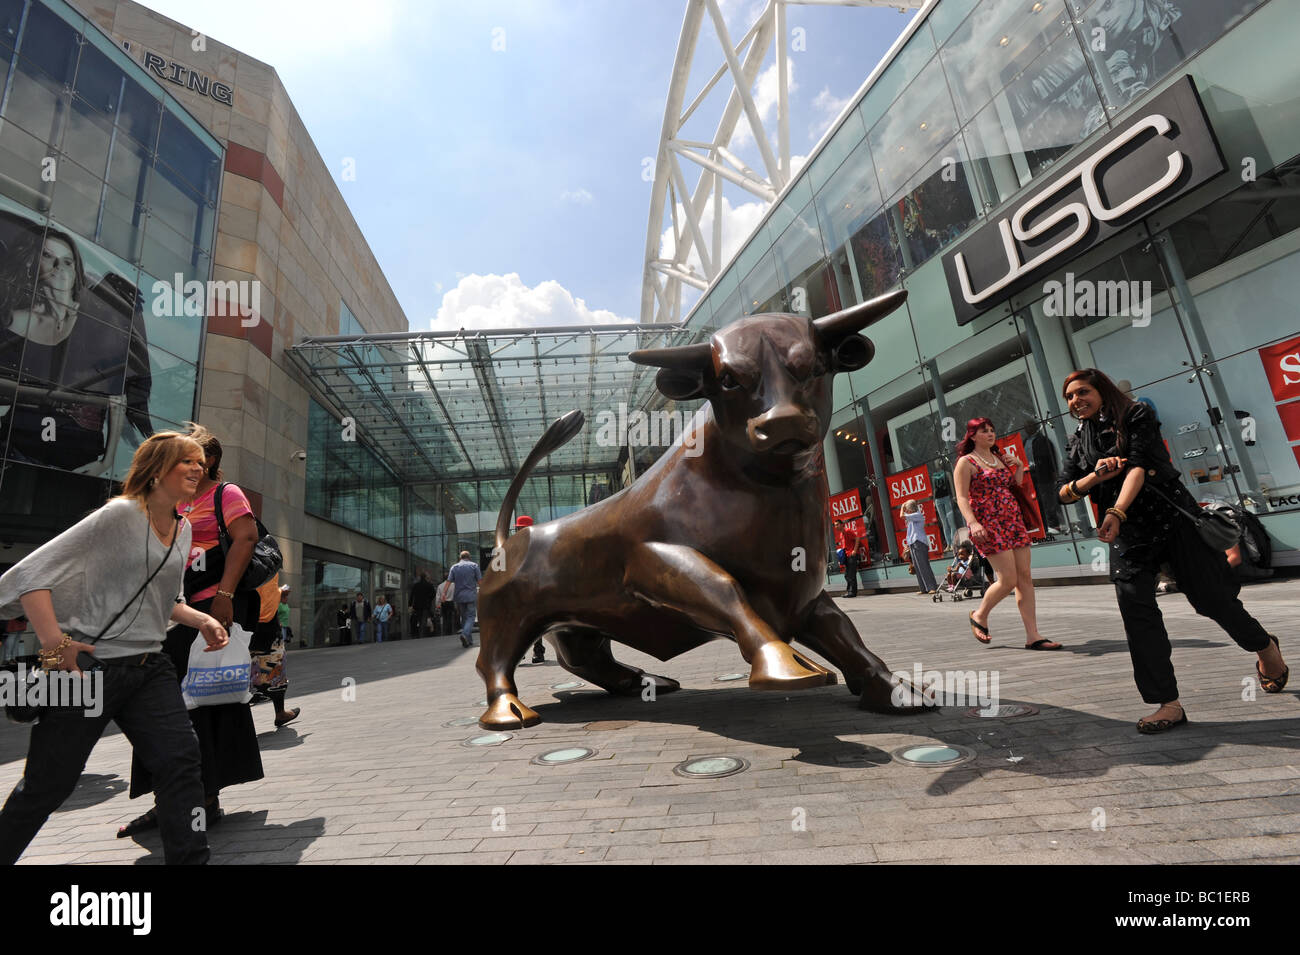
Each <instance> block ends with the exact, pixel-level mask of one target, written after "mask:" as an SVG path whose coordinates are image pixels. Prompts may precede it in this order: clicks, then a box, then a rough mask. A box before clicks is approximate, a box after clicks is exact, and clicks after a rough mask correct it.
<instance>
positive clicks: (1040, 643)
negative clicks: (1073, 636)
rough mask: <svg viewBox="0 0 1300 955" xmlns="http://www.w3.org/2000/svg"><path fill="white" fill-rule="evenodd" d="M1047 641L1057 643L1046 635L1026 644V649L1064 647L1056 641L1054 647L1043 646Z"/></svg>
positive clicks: (1059, 648) (1058, 648)
mask: <svg viewBox="0 0 1300 955" xmlns="http://www.w3.org/2000/svg"><path fill="white" fill-rule="evenodd" d="M971 622H972V623H974V621H971ZM1045 643H1056V641H1055V640H1048V639H1047V638H1046V637H1044V638H1043V639H1041V640H1035V641H1034V642H1033V643H1029V644H1026V645H1025V649H1026V650H1061V649H1064V647H1063V645H1062V644H1059V643H1056V646H1054V647H1045V646H1043V644H1045Z"/></svg>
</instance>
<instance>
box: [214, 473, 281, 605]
mask: <svg viewBox="0 0 1300 955" xmlns="http://www.w3.org/2000/svg"><path fill="white" fill-rule="evenodd" d="M225 490H226V485H225V484H218V485H217V490H216V494H215V495H214V496H213V499H212V504H213V507H214V509H215V510H216V514H217V540H218V542H219V544H220V545H221V558H222V563H223V565H224V563H225V560H226V558H227V557H228V556H229V552H230V545H231V540H230V531H229V530H228V529H227V528H226V518H225V515H224V514H223V513H222V511H221V497H222V495H223V494H224V493H225ZM253 520H254V521H255V522H256V523H257V545H256V546H255V547H254V548H253V556H252V557H250V558H249V559H248V566H247V567H245V568H244V576H242V577H240V578H239V583H238V584H236V585H235V589H236V590H256V589H257V588H258V587H260V586H262V585H263V584H264V583H266V582H267V581H268V580H270V579H271V578H272V577H274V576H275V575H276V574H277V573H279V572H280V568H281V567H282V566H284V555H283V554H281V553H280V543H279V541H277V540H276V539H275V537H274V536H273V535H272V534H271V532H270V531H268V530H267V529H266V525H264V524H263V523H262V522H261V521H260V520H258V518H257V516H256V515H253Z"/></svg>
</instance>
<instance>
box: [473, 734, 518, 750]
mask: <svg viewBox="0 0 1300 955" xmlns="http://www.w3.org/2000/svg"><path fill="white" fill-rule="evenodd" d="M514 738H515V737H514V734H513V733H485V734H484V735H483V736H471V737H470V738H469V739H466V740H461V743H460V745H461V746H469V747H471V748H475V747H479V746H500V745H501V744H502V743H504V742H505V741H506V740H509V739H514Z"/></svg>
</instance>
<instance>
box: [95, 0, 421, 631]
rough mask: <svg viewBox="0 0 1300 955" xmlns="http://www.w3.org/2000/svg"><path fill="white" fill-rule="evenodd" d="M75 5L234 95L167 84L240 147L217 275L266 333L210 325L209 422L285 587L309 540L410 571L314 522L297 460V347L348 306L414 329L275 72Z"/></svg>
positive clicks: (303, 397) (114, 8) (384, 552)
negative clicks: (274, 549)
mask: <svg viewBox="0 0 1300 955" xmlns="http://www.w3.org/2000/svg"><path fill="white" fill-rule="evenodd" d="M73 2H74V3H76V5H77V6H78V7H79V9H80V10H81V12H82V13H84V14H85V15H86V16H87V17H89V18H90V19H92V20H94V21H95V22H96V23H98V24H99V25H100V26H101V27H102V28H103V29H104V30H105V31H106V32H107V33H108V34H110V35H111V36H112V37H113V39H114V40H115V41H116V42H118V43H119V44H121V43H122V41H124V40H125V41H129V43H130V50H129V54H130V56H131V57H132V58H133V59H134V60H135V61H136V62H138V63H139V62H142V61H143V57H144V54H145V52H146V51H149V52H154V53H157V54H158V55H160V56H162V57H165V58H166V59H168V60H171V61H175V62H178V63H181V64H182V65H183V66H185V67H186V68H187V69H192V70H194V71H197V72H198V73H199V74H200V75H201V76H206V77H209V78H211V79H213V80H216V81H219V82H222V83H225V84H227V85H228V86H230V87H231V88H232V89H233V90H234V96H233V99H234V105H233V107H232V106H226V105H223V104H221V103H218V102H216V101H215V100H213V99H212V98H210V97H208V96H204V95H202V94H201V93H199V92H197V91H193V90H190V89H187V88H186V87H184V86H180V85H177V84H175V83H168V82H164V83H163V85H164V86H165V87H166V88H167V90H168V92H169V93H171V94H172V95H173V96H175V97H176V99H177V100H178V101H179V102H180V103H181V104H182V105H184V106H185V107H186V108H187V109H188V110H189V111H190V113H191V114H192V115H193V116H194V118H195V119H196V120H198V122H199V123H200V124H202V125H203V126H204V127H205V128H206V129H207V130H208V131H209V132H210V133H212V134H213V135H214V136H215V137H217V138H218V139H220V140H222V141H223V142H224V143H225V144H226V148H227V154H226V163H225V171H224V172H223V175H222V184H221V205H220V209H219V210H218V216H217V239H216V248H215V250H214V256H213V262H214V266H213V275H212V277H213V279H215V280H219V281H220V280H228V279H236V280H246V281H248V280H253V279H256V280H258V281H260V282H261V286H262V287H261V322H260V323H259V324H258V325H255V326H254V327H252V328H248V329H245V328H243V327H241V325H240V323H239V322H238V321H237V320H231V319H223V318H219V317H212V318H210V319H209V323H208V333H207V336H206V341H205V343H204V356H203V372H202V375H203V380H202V388H201V391H200V397H199V413H198V420H199V421H200V422H202V423H203V424H204V425H206V426H207V427H208V428H210V429H211V430H212V431H214V432H215V433H216V434H217V435H218V437H219V438H220V439H221V441H222V444H223V445H224V447H225V459H224V461H223V465H222V467H223V470H224V471H225V475H226V477H227V479H228V480H232V481H234V482H236V483H237V484H239V485H240V486H241V487H243V488H245V489H247V490H249V491H251V492H253V494H251V495H250V496H251V497H253V498H254V502H255V504H256V502H257V498H258V497H260V501H261V517H262V519H263V521H264V522H265V523H266V525H267V527H268V528H269V529H270V530H271V531H272V532H273V533H274V534H276V536H277V537H279V539H280V541H281V543H282V546H283V547H284V550H285V571H284V573H283V574H282V575H281V576H282V579H283V580H284V582H286V583H289V584H290V585H291V586H294V587H295V589H297V585H298V584H299V576H300V572H301V568H302V547H301V545H302V543H303V542H304V541H306V542H308V543H312V544H316V545H318V546H325V547H329V548H330V549H332V550H338V551H342V552H344V553H349V554H353V555H355V556H358V557H363V558H366V559H368V560H374V561H381V562H383V563H386V564H389V565H392V566H399V567H400V566H402V564H403V561H402V557H401V552H400V551H399V550H397V549H395V548H392V547H388V546H385V545H382V544H379V543H378V542H376V541H373V540H371V539H370V538H367V537H364V536H362V535H359V534H354V533H351V532H347V531H344V530H342V529H341V528H338V527H335V526H333V525H330V524H328V523H326V522H324V521H318V520H316V519H314V518H311V517H304V514H303V504H304V492H305V473H306V464H304V463H303V462H300V461H293V460H291V455H292V454H293V452H295V451H297V450H300V449H306V447H307V407H308V399H307V393H306V391H305V390H304V389H303V388H302V386H301V385H300V384H299V383H298V381H297V379H296V378H295V377H293V376H292V375H291V373H290V372H289V371H288V370H287V365H286V362H285V360H284V357H283V351H284V349H285V347H287V346H289V345H292V344H293V342H295V341H297V340H299V339H301V338H303V337H306V336H309V335H336V334H338V333H339V301H340V298H342V299H345V300H346V301H347V303H348V307H349V308H351V309H352V311H353V313H354V314H355V315H356V316H357V318H358V319H360V321H361V323H362V325H363V326H364V327H365V328H366V329H367V330H368V331H370V332H404V331H407V329H408V327H409V324H408V322H407V319H406V315H405V314H404V313H403V312H402V309H401V307H400V306H399V305H398V303H397V299H396V297H395V296H394V295H393V291H392V289H391V287H390V286H389V284H388V280H387V279H386V278H385V277H384V274H383V272H382V270H381V269H380V267H379V263H378V262H377V261H376V260H375V257H374V255H373V253H372V252H371V251H370V246H369V245H368V244H367V243H366V240H365V237H364V236H363V235H362V234H361V230H360V228H359V227H358V226H357V224H356V221H355V220H354V219H353V217H352V213H351V212H350V211H349V210H348V207H347V204H346V203H345V202H344V199H343V196H342V195H341V193H340V192H339V189H338V187H337V185H336V184H335V181H334V178H333V176H332V174H331V168H330V167H329V166H327V165H326V163H325V161H324V159H322V158H321V155H320V153H319V152H318V151H317V149H316V146H315V144H314V143H313V142H312V140H311V137H310V136H309V135H308V133H307V130H306V128H305V127H304V126H303V123H302V120H301V118H300V117H299V116H298V112H297V110H295V109H294V106H293V104H292V103H291V102H290V101H289V97H288V94H287V93H286V92H285V89H284V87H283V85H281V83H280V79H279V77H278V76H277V75H276V72H275V69H274V68H273V67H271V66H269V65H268V64H266V63H263V62H261V61H260V60H256V59H253V58H252V57H250V56H247V55H245V54H243V53H240V52H239V51H237V50H235V49H233V48H232V47H229V46H227V45H225V44H224V43H222V42H220V41H218V40H215V39H213V38H212V37H205V38H204V45H205V47H206V49H204V50H195V49H194V48H193V44H194V40H195V37H194V34H193V33H192V32H191V30H190V28H189V27H186V26H184V25H182V24H179V23H177V22H176V21H174V20H170V19H168V18H167V17H164V16H162V15H161V14H158V13H155V12H153V11H152V10H148V9H146V8H145V7H142V6H140V5H138V4H136V3H132V2H129V0H117V2H115V0H73ZM236 39H237V38H236ZM155 78H156V77H155ZM296 604H297V601H295V615H296ZM296 623H297V621H296V620H295V624H296ZM299 632H301V631H299Z"/></svg>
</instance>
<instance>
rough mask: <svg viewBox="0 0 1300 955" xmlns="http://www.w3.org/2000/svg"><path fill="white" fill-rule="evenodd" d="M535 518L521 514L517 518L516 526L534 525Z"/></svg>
mask: <svg viewBox="0 0 1300 955" xmlns="http://www.w3.org/2000/svg"><path fill="white" fill-rule="evenodd" d="M532 526H533V519H532V518H531V517H529V516H528V515H527V514H520V515H519V516H518V517H517V518H515V527H532Z"/></svg>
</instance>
